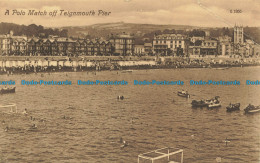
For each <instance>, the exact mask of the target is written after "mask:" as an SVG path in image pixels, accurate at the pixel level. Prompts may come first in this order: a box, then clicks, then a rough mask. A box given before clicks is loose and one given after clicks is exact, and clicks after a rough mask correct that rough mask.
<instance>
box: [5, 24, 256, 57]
mask: <svg viewBox="0 0 260 163" xmlns="http://www.w3.org/2000/svg"><path fill="white" fill-rule="evenodd" d="M205 33H206V34H205V36H203V37H201V36H192V37H188V36H186V35H181V34H161V35H154V37H153V39H152V41H149V42H147V41H146V42H145V43H144V44H141V45H135V37H134V36H133V35H130V34H126V33H123V34H116V35H113V34H111V35H110V37H109V39H108V40H104V39H98V38H96V39H92V40H90V39H81V38H77V39H71V38H65V37H58V36H49V37H48V38H38V37H32V38H27V37H26V36H14V34H13V32H12V31H10V33H9V34H5V35H0V56H135V55H137V56H144V55H146V56H147V55H151V56H154V55H156V56H179V57H195V58H196V57H208V56H209V57H217V56H219V57H229V58H230V57H231V58H240V57H247V58H248V57H252V56H258V55H259V53H260V51H259V45H258V44H256V43H255V42H254V41H252V40H250V39H245V38H244V30H243V27H242V26H235V27H234V34H233V35H234V37H233V38H232V37H230V36H227V35H222V36H219V37H211V36H210V33H209V31H205Z"/></svg>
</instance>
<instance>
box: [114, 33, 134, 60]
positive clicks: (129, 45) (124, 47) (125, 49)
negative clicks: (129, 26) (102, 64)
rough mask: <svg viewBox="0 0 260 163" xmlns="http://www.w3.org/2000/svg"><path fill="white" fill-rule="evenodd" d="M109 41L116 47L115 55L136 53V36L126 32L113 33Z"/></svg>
mask: <svg viewBox="0 0 260 163" xmlns="http://www.w3.org/2000/svg"><path fill="white" fill-rule="evenodd" d="M109 41H110V42H111V44H112V46H113V47H114V55H121V56H127V55H134V50H135V49H134V46H135V42H134V41H135V39H134V36H131V35H130V34H125V33H123V34H120V35H111V36H110V38H109Z"/></svg>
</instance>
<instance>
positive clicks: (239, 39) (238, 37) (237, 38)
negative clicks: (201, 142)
mask: <svg viewBox="0 0 260 163" xmlns="http://www.w3.org/2000/svg"><path fill="white" fill-rule="evenodd" d="M234 43H235V44H238V43H239V44H243V43H244V30H243V27H242V26H237V25H235V27H234Z"/></svg>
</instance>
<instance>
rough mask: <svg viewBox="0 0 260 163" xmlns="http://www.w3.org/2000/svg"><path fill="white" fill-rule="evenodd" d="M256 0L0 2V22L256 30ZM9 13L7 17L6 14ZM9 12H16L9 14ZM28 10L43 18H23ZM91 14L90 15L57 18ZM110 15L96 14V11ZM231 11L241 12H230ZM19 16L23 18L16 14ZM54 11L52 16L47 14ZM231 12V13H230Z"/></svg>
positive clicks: (258, 14) (259, 19)
mask: <svg viewBox="0 0 260 163" xmlns="http://www.w3.org/2000/svg"><path fill="white" fill-rule="evenodd" d="M259 8H260V0H228V1H227V0H55V1H54V0H44V1H43V0H0V22H8V23H16V24H24V25H29V24H37V25H43V26H45V27H62V26H85V25H92V24H98V23H113V22H125V23H141V24H173V25H191V26H200V27H233V26H234V25H235V24H238V25H243V26H253V27H256V26H257V27H260V10H259ZM7 10H8V11H9V15H8V14H7ZM13 10H16V11H18V12H16V13H14V14H13ZM29 10H35V11H46V13H47V15H42V16H40V15H38V16H35V15H31V16H30V15H27V14H28V13H29ZM60 10H64V12H65V11H66V12H89V11H95V15H94V16H93V15H92V16H71V17H69V16H68V15H64V14H63V15H60ZM99 10H102V11H105V12H110V14H109V15H107V16H105V15H102V16H101V15H98V11H99ZM234 10H237V11H238V12H240V11H241V12H242V13H234ZM21 11H23V13H24V14H25V15H18V14H21V13H22V12H21ZM54 11H58V14H56V15H55V16H51V15H49V14H50V13H52V14H53V13H54ZM230 11H232V13H231V12H230Z"/></svg>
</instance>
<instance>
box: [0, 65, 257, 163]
mask: <svg viewBox="0 0 260 163" xmlns="http://www.w3.org/2000/svg"><path fill="white" fill-rule="evenodd" d="M259 74H260V67H243V68H241V67H233V68H229V69H225V70H222V69H214V68H211V69H210V68H194V69H185V68H183V69H152V70H133V71H98V72H94V71H92V72H57V73H42V74H41V73H37V74H19V75H9V76H7V75H1V76H0V80H1V81H8V80H13V81H15V82H16V84H15V86H16V92H15V93H12V94H11V93H10V94H3V95H0V99H1V101H0V122H1V123H0V162H8V163H9V162H12V163H13V162H14V163H27V162H32V163H35V162H54V163H56V162H57V163H59V162H75V163H79V162H86V163H134V162H137V160H138V155H140V154H142V153H146V152H149V151H153V150H156V149H159V148H163V147H173V148H178V149H183V152H184V153H183V156H184V163H214V162H225V163H259V162H260V113H259V114H258V113H255V114H250V115H247V114H245V113H244V108H245V107H246V106H248V105H249V104H252V105H260V101H259V98H260V85H246V81H247V80H251V81H257V80H260V78H259ZM21 80H26V81H32V80H34V81H39V80H44V81H52V80H53V81H66V80H68V81H71V82H72V84H71V85H22V84H21ZM78 80H82V81H88V80H90V81H96V80H100V81H108V80H110V81H122V80H124V81H127V82H128V84H127V85H95V84H94V85H78V84H77V81H78ZM134 80H137V81H145V80H146V81H152V80H156V81H179V80H180V81H183V82H184V84H183V85H152V84H150V85H134ZM190 80H194V81H200V80H202V81H208V80H212V81H221V80H222V81H235V80H236V81H240V85H228V86H227V85H207V84H206V85H190ZM182 89H183V90H187V91H188V92H189V93H190V95H191V97H190V98H184V97H180V96H178V95H177V92H178V91H180V90H182ZM118 96H124V99H123V100H118V99H117V97H118ZM215 96H219V97H220V98H219V100H220V101H221V105H222V106H221V107H219V108H214V109H208V108H192V106H191V102H192V100H201V99H210V98H214V97H215ZM230 103H240V111H235V112H231V113H229V112H226V107H227V106H228V105H229V104H230ZM6 104H15V105H16V106H17V113H16V112H14V113H12V112H10V107H3V106H5V105H6ZM25 108H26V109H27V114H23V112H24V109H25ZM12 109H13V110H15V108H12ZM33 125H35V126H36V127H34V128H33V127H32V126H33ZM122 140H123V141H125V142H126V143H125V144H126V145H124V144H122ZM227 140H228V141H227ZM177 159H178V158H177ZM139 161H140V163H142V162H149V160H148V161H147V160H146V161H145V160H139ZM150 162H151V161H150ZM158 162H160V160H158ZM154 163H156V161H155V162H154Z"/></svg>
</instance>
